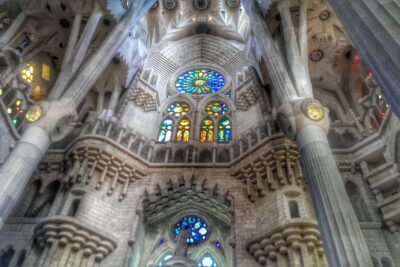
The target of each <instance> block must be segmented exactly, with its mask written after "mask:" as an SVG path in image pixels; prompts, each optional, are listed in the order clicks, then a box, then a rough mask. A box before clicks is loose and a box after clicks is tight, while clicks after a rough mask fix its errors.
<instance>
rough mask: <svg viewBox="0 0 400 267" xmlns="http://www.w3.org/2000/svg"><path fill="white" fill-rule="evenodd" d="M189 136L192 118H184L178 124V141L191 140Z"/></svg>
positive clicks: (185, 141)
mask: <svg viewBox="0 0 400 267" xmlns="http://www.w3.org/2000/svg"><path fill="white" fill-rule="evenodd" d="M189 137H190V120H189V119H187V118H184V119H182V120H181V121H180V122H179V124H178V131H177V133H176V141H178V142H184V143H187V142H189Z"/></svg>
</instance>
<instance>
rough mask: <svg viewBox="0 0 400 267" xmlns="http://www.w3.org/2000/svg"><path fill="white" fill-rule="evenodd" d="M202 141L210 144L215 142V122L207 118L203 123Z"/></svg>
mask: <svg viewBox="0 0 400 267" xmlns="http://www.w3.org/2000/svg"><path fill="white" fill-rule="evenodd" d="M200 141H201V142H210V143H211V142H213V141H214V122H213V121H212V120H211V119H208V118H207V119H204V120H203V121H202V122H201V131H200Z"/></svg>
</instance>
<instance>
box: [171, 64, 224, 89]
mask: <svg viewBox="0 0 400 267" xmlns="http://www.w3.org/2000/svg"><path fill="white" fill-rule="evenodd" d="M175 85H176V89H177V90H178V91H179V92H180V93H182V94H186V95H206V94H212V93H216V92H219V91H220V90H221V89H222V88H223V87H224V85H225V78H224V76H223V75H222V74H221V73H219V72H218V71H216V70H211V69H193V70H189V71H187V72H185V73H183V74H181V75H180V76H179V77H178V78H177V79H176V83H175Z"/></svg>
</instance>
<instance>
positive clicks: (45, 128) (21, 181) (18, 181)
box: [0, 0, 154, 228]
mask: <svg viewBox="0 0 400 267" xmlns="http://www.w3.org/2000/svg"><path fill="white" fill-rule="evenodd" d="M153 4H154V1H147V0H136V1H135V2H134V4H133V6H132V8H131V9H130V11H128V13H127V14H126V15H125V17H124V18H123V19H122V20H121V21H120V22H119V23H118V24H117V25H116V26H115V27H114V29H113V31H112V32H111V33H110V35H109V36H108V37H107V39H106V40H105V41H104V43H103V44H102V45H101V46H100V48H99V49H98V50H97V51H96V52H95V54H94V55H93V56H92V57H91V58H90V59H89V60H88V61H87V62H86V63H85V64H84V65H83V67H82V71H81V72H80V73H79V74H78V75H77V77H76V79H75V81H74V83H73V84H72V85H71V86H70V87H69V88H68V89H67V92H66V93H65V95H64V96H63V97H62V98H61V99H60V100H53V101H43V102H40V103H39V104H38V105H39V106H40V109H41V113H42V115H41V117H40V118H39V119H38V120H37V121H36V122H35V123H32V124H31V125H30V126H29V127H28V129H27V130H26V131H25V132H24V133H23V134H22V136H21V139H20V140H19V141H18V143H17V145H16V147H15V148H14V149H13V151H11V153H10V155H9V156H8V158H7V159H6V161H5V162H4V164H3V165H2V166H1V168H0V185H1V188H0V228H1V227H2V226H3V224H4V222H5V220H6V219H7V218H8V216H9V215H10V214H11V212H12V209H13V208H14V206H15V204H16V202H17V200H18V199H19V198H20V197H21V196H22V194H23V191H24V189H25V187H26V185H27V184H28V183H29V180H30V178H31V176H32V174H33V172H34V171H35V170H36V168H37V166H38V165H39V162H40V161H41V159H42V157H43V155H44V154H45V152H46V150H47V149H48V147H49V146H50V144H51V142H55V141H59V140H61V139H62V138H64V137H65V136H66V135H67V134H68V133H69V132H70V131H72V129H73V128H74V123H75V121H76V117H77V116H76V115H77V114H76V108H78V106H79V104H80V103H81V102H82V101H83V100H84V98H85V96H86V95H87V93H88V92H89V91H90V89H91V88H92V86H93V85H94V83H95V82H96V80H97V79H98V77H99V76H100V75H101V74H102V72H103V71H104V70H105V68H106V67H107V66H108V64H109V62H110V61H111V58H112V57H113V56H114V54H115V52H116V51H117V49H118V48H119V47H120V45H121V44H122V42H123V41H124V40H125V38H126V37H127V36H128V34H129V31H130V30H131V29H132V28H133V27H134V26H135V25H134V23H137V21H138V19H139V18H140V17H141V16H143V14H144V12H146V11H147V10H148V9H149V8H150V7H151V6H152V5H153Z"/></svg>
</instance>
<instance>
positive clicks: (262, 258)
mask: <svg viewBox="0 0 400 267" xmlns="http://www.w3.org/2000/svg"><path fill="white" fill-rule="evenodd" d="M302 244H305V245H306V247H307V248H308V249H309V250H315V249H316V250H317V252H318V255H319V256H323V254H324V249H323V245H322V241H321V236H320V232H319V230H318V225H317V222H316V221H315V220H305V219H292V220H291V221H290V222H288V223H287V224H284V225H281V226H279V227H278V228H275V229H274V230H272V231H269V232H265V233H262V232H261V233H260V234H258V235H257V236H256V237H254V238H253V239H250V241H249V243H248V246H247V248H248V250H249V252H250V253H251V254H252V255H253V257H254V258H255V259H256V260H257V261H258V262H259V263H260V264H264V263H266V261H267V258H268V259H269V260H271V261H275V260H276V259H277V254H278V253H279V254H281V255H287V254H288V249H289V248H292V249H294V250H300V249H301V246H302Z"/></svg>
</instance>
